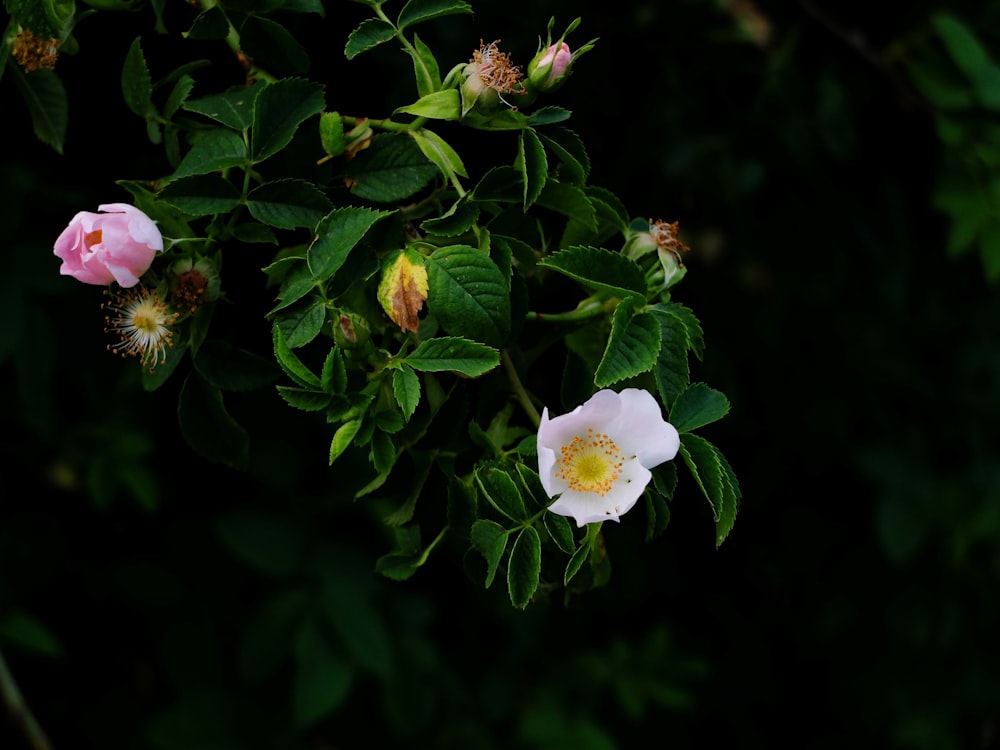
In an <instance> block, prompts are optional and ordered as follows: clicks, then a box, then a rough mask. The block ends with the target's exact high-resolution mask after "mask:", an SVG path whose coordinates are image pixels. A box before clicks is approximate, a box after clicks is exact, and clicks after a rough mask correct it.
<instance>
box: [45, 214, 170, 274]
mask: <svg viewBox="0 0 1000 750" xmlns="http://www.w3.org/2000/svg"><path fill="white" fill-rule="evenodd" d="M97 210H98V211H103V212H105V213H99V214H95V213H91V212H89V211H81V212H80V213H78V214H77V215H76V216H74V217H73V220H72V221H71V222H70V223H69V226H67V227H66V228H65V229H64V230H63V231H62V234H60V235H59V238H58V239H57V240H56V244H55V247H54V248H53V252H54V253H55V254H56V256H57V257H59V258H62V266H60V268H59V273H61V274H62V275H63V276H72V277H73V278H75V279H76V280H77V281H82V282H83V283H84V284H100V285H107V284H110V283H111V282H112V281H117V282H118V284H119V285H120V286H122V287H131V286H135V285H136V284H138V283H139V277H140V276H142V275H143V274H144V273H145V272H146V271H147V270H148V269H149V266H150V265H151V264H152V262H153V258H155V257H156V254H157V253H158V252H160V251H161V250H163V235H161V234H160V230H159V229H157V227H156V222H154V221H153V220H152V219H150V218H149V217H148V216H146V214H144V213H143V212H142V211H140V210H139V209H138V208H136V207H135V206H130V205H128V204H126V203H107V204H105V205H102V206H98V207H97Z"/></svg>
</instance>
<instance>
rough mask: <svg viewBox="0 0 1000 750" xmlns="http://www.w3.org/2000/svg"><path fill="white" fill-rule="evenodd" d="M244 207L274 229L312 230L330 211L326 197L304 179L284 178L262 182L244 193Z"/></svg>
mask: <svg viewBox="0 0 1000 750" xmlns="http://www.w3.org/2000/svg"><path fill="white" fill-rule="evenodd" d="M247 208H248V209H249V211H250V214H251V215H252V216H253V217H254V218H255V219H257V221H260V222H263V223H264V224H267V225H269V226H272V227H277V228H278V229H295V228H297V227H306V228H309V229H312V228H313V227H315V226H316V225H317V224H318V223H319V221H320V220H321V219H322V218H323V217H324V216H325V215H326V213H327V212H328V211H329V210H330V208H331V205H330V199H329V198H327V197H326V195H325V194H324V193H323V191H321V190H320V189H319V188H318V187H316V186H315V185H314V184H313V183H311V182H308V181H307V180H299V179H295V178H287V179H283V180H274V181H273V182H265V183H264V184H263V185H261V186H260V187H258V188H256V189H255V190H253V191H252V192H251V193H250V194H249V195H248V196H247Z"/></svg>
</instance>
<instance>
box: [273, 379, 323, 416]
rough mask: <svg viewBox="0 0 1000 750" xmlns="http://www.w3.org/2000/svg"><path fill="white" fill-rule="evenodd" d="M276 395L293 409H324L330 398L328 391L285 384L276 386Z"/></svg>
mask: <svg viewBox="0 0 1000 750" xmlns="http://www.w3.org/2000/svg"><path fill="white" fill-rule="evenodd" d="M276 387H277V389H278V395H279V396H281V398H282V400H284V402H285V403H286V404H288V405H289V406H291V407H292V408H293V409H298V410H299V411H314V412H315V411H324V410H325V409H326V408H327V407H329V406H330V403H331V402H332V400H333V399H332V398H331V396H330V394H329V393H323V392H322V391H314V390H311V389H308V388H292V387H290V386H287V385H279V386H276Z"/></svg>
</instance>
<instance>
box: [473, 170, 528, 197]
mask: <svg viewBox="0 0 1000 750" xmlns="http://www.w3.org/2000/svg"><path fill="white" fill-rule="evenodd" d="M523 190H524V188H523V187H522V186H521V172H520V171H519V170H517V169H514V167H507V166H501V167H492V168H491V169H489V170H488V171H487V172H486V174H484V175H483V176H482V177H481V178H480V180H479V183H478V184H477V185H476V187H475V188H474V189H473V191H472V196H471V200H476V201H498V202H504V203H517V202H519V201H520V200H521V196H522V193H523Z"/></svg>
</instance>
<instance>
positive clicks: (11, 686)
mask: <svg viewBox="0 0 1000 750" xmlns="http://www.w3.org/2000/svg"><path fill="white" fill-rule="evenodd" d="M0 695H2V696H3V702H4V705H5V706H6V707H7V714H8V716H10V718H11V720H12V721H13V722H14V723H15V724H18V725H20V727H21V731H22V732H24V736H25V737H26V738H27V740H28V742H29V743H30V744H31V748H32V750H52V745H51V743H50V742H49V738H48V737H46V736H45V732H44V731H43V730H42V728H41V726H40V725H39V724H38V721H37V720H36V719H35V716H34V714H32V713H31V709H30V708H29V707H28V704H27V703H26V702H25V700H24V697H23V696H22V695H21V690H20V689H19V688H18V686H17V682H16V681H15V680H14V675H13V674H11V672H10V669H8V668H7V662H6V661H4V658H3V654H2V653H0Z"/></svg>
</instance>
